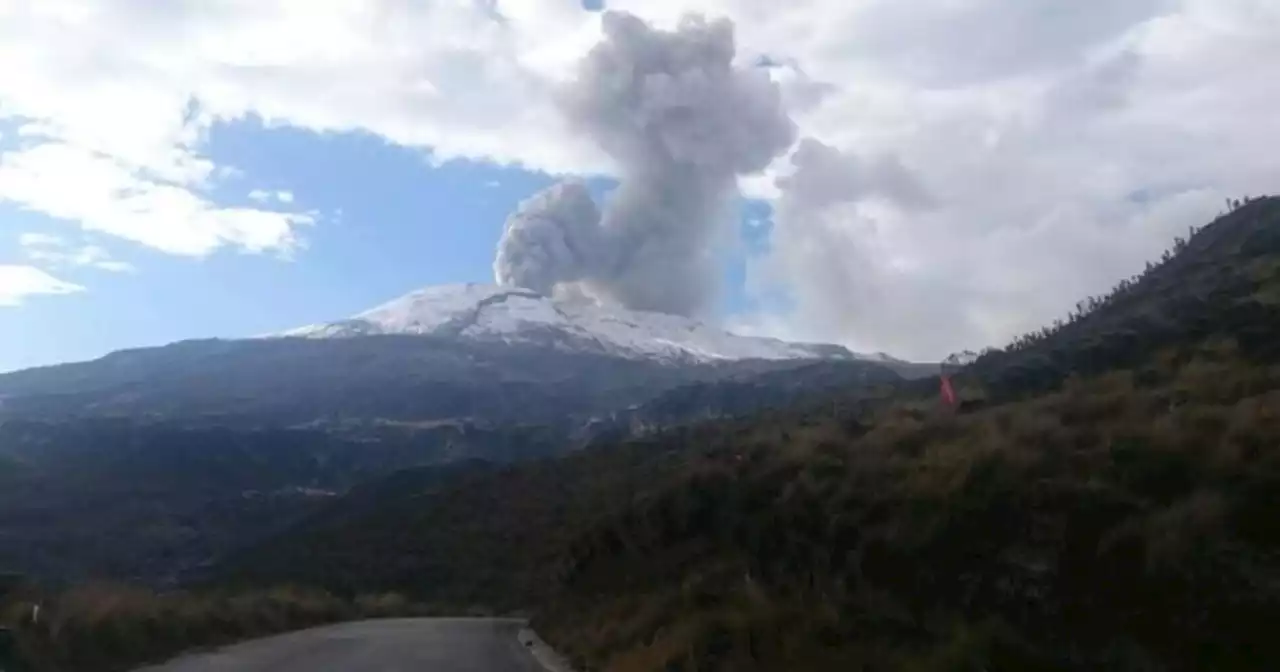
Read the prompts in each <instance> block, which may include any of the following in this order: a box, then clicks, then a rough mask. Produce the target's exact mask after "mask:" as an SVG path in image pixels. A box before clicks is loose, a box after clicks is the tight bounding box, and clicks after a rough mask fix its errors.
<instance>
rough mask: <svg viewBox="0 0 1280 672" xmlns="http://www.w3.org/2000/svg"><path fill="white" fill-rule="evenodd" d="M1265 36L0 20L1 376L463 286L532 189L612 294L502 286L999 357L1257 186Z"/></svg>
mask: <svg viewBox="0 0 1280 672" xmlns="http://www.w3.org/2000/svg"><path fill="white" fill-rule="evenodd" d="M605 5H607V6H605ZM601 10H608V12H603V11H601ZM690 11H692V12H697V13H700V14H702V15H704V16H705V17H706V21H704V22H702V23H694V24H691V23H688V22H687V21H686V22H685V23H683V27H681V26H682V23H681V22H682V18H683V17H684V15H685V14H686V13H687V12H690ZM612 12H619V13H612ZM622 13H630V14H632V15H633V17H630V18H628V17H625V15H624V14H622ZM609 17H613V18H609ZM611 24H612V25H613V26H614V27H613V28H610V27H609V26H610V25H611ZM1278 34H1280V3H1276V2H1275V1H1274V0H1112V1H1110V2H1080V1H1079V0H909V1H904V0H790V1H789V2H785V3H783V2H776V1H774V0H684V1H681V2H674V1H667V0H607V1H606V3H600V2H598V1H597V2H585V3H584V2H582V1H581V0H422V1H411V0H209V1H207V2H160V1H156V2H149V1H147V2H144V1H138V0H0V63H2V64H3V67H0V370H8V369H13V368H19V367H23V366H30V365H36V364H44V363H53V362H58V361H66V360H70V359H83V358H88V357H93V356H97V355H100V354H103V353H104V352H106V351H108V350H112V349H118V348H123V347H130V346H140V345H153V344H159V343H164V342H168V341H172V340H177V339H182V338H194V337H208V336H225V337H234V336H249V335H254V334H259V333H266V332H272V331H278V330H282V329H286V328H289V327H293V326H297V325H299V324H306V323H311V322H316V321H322V320H327V319H335V318H338V317H342V316H345V315H348V314H351V313H354V312H358V311H359V310H361V309H364V308H366V307H369V306H371V305H373V304H376V303H378V302H381V301H383V300H386V299H389V298H392V297H394V296H396V295H398V294H400V293H403V292H405V291H408V290H411V289H413V288H416V287H419V286H422V285H428V284H435V283H445V282H464V281H481V282H488V281H492V280H493V277H494V270H495V269H494V256H495V249H497V246H498V245H499V241H500V240H502V241H503V245H504V248H503V249H504V250H505V251H507V252H509V253H510V254H508V255H507V256H506V257H503V258H504V259H506V260H507V261H510V260H512V259H518V260H527V259H530V258H533V257H530V256H529V255H530V254H531V252H530V250H533V251H537V250H540V249H544V248H538V247H534V248H530V247H528V244H529V243H530V241H532V242H534V243H537V242H540V241H544V240H545V235H544V234H547V233H548V231H552V229H553V228H554V227H550V225H548V224H546V223H545V222H546V221H550V220H549V219H548V217H546V216H544V214H543V213H542V212H540V211H539V212H533V213H530V212H529V211H528V204H529V203H530V202H531V199H533V202H542V201H539V200H538V199H536V198H534V197H535V194H538V193H539V192H542V190H544V189H546V188H547V187H549V186H551V185H553V184H555V183H557V182H561V181H563V180H566V179H568V180H571V182H570V184H574V182H572V180H585V185H586V186H587V188H588V191H589V192H590V194H591V195H592V197H593V198H594V199H595V200H596V201H597V202H598V203H599V204H601V206H602V207H601V209H600V212H599V213H598V214H597V215H595V216H596V217H598V221H591V222H589V223H590V224H591V225H593V226H596V228H598V229H600V230H601V231H604V232H605V234H607V235H605V234H599V235H597V234H595V233H589V237H590V236H596V237H593V238H591V240H593V241H596V242H597V243H598V244H599V246H600V249H601V250H602V254H606V253H607V255H612V256H610V259H611V263H612V264H613V265H612V266H610V268H611V269H612V270H610V271H609V273H607V274H606V273H605V272H604V271H602V270H600V269H601V268H602V267H601V265H600V264H599V263H597V262H592V263H591V264H588V265H586V266H584V265H583V264H582V263H578V262H579V261H581V260H576V261H575V262H574V264H570V265H568V266H566V265H565V264H563V263H560V264H559V265H556V266H553V267H550V268H549V269H548V267H537V268H533V269H532V270H531V269H530V268H529V267H527V266H510V267H509V266H504V265H500V267H499V272H500V273H499V274H500V275H502V274H503V273H506V274H507V275H505V276H504V277H508V278H520V279H525V278H536V279H538V280H539V281H540V282H541V281H548V282H551V281H554V282H561V281H573V282H578V281H581V282H583V283H586V285H587V290H588V293H590V292H591V291H594V292H595V296H596V298H598V299H600V300H607V301H617V302H621V303H625V304H628V305H634V306H641V307H658V308H663V309H670V310H678V311H680V312H687V313H691V314H699V315H702V316H705V317H706V318H707V319H711V320H719V321H721V322H722V323H724V324H726V325H730V326H732V327H733V328H735V329H738V330H740V331H750V332H756V333H768V334H773V335H778V336H782V337H786V338H795V339H807V340H824V341H836V342H840V343H844V344H847V345H849V346H851V347H853V348H856V349H860V350H866V351H875V350H883V351H888V352H891V353H893V354H896V355H899V356H903V357H912V358H926V357H939V356H942V355H945V354H946V353H947V352H950V351H954V350H957V349H961V348H969V347H980V346H983V345H987V344H993V343H994V344H998V343H1000V342H1002V341H1004V340H1006V339H1008V338H1009V337H1010V336H1012V335H1013V334H1014V333H1016V332H1019V331H1023V330H1025V329H1028V328H1031V327H1034V326H1037V325H1039V324H1041V323H1043V322H1045V321H1048V320H1051V319H1052V318H1053V317H1055V316H1058V315H1060V314H1062V313H1064V312H1065V311H1066V310H1067V309H1068V308H1069V307H1070V306H1072V305H1073V304H1074V303H1075V301H1076V300H1077V299H1079V298H1081V297H1083V296H1084V295H1088V294H1091V293H1098V292H1101V291H1104V290H1105V289H1106V288H1108V287H1109V286H1110V285H1112V284H1113V283H1114V282H1115V280H1117V279H1118V278H1120V277H1123V276H1126V275H1129V274H1131V273H1132V272H1134V271H1136V270H1138V269H1140V268H1141V267H1142V264H1143V261H1144V260H1145V259H1147V258H1151V257H1154V256H1158V255H1159V252H1160V251H1161V250H1162V249H1163V248H1164V247H1166V246H1167V244H1168V243H1169V241H1170V239H1171V238H1172V237H1173V236H1174V235H1177V234H1180V233H1182V232H1184V231H1185V230H1186V229H1187V227H1188V226H1189V225H1192V224H1202V223H1205V222H1206V221H1208V220H1209V219H1210V218H1212V217H1213V216H1214V215H1215V214H1217V213H1218V212H1219V211H1220V210H1221V209H1222V207H1223V205H1222V204H1223V201H1224V199H1225V198H1226V197H1228V196H1239V195H1243V194H1261V193H1270V192H1274V191H1277V190H1278V188H1277V187H1278V185H1280V152H1277V151H1276V150H1275V148H1276V147H1280V114H1277V113H1276V109H1277V106H1280V40H1277V39H1276V38H1275V36H1276V35H1278ZM601 44H603V45H604V46H597V45H601ZM593 48H594V49H595V51H594V52H593ZM592 53H594V54H596V55H595V56H591V54H592ZM627 59H633V60H631V61H629V60H627ZM632 63H634V64H635V66H634V67H632V65H630V64H632ZM623 66H625V67H623ZM624 72H625V73H630V74H626V75H624V74H621V73H624ZM628 86H630V87H633V89H634V92H635V93H634V95H633V93H627V91H628V90H629V89H627V87H628ZM707 92H714V94H711V93H707ZM704 94H705V95H704ZM725 101H728V102H729V103H732V104H726V103H725ZM671 120H675V121H671ZM689 148H695V149H689ZM695 150H696V151H695ZM673 171H675V172H676V173H678V174H680V175H684V176H686V177H689V178H690V179H688V180H672V179H671V177H670V175H671V174H673ZM690 185H693V186H690ZM553 191H555V192H565V191H568V192H576V193H580V190H577V189H576V188H574V189H568V190H565V189H563V188H559V187H558V188H556V189H553ZM615 197H616V198H615ZM664 199H665V200H664ZM542 200H543V201H545V200H546V199H542ZM521 203H525V204H526V206H525V207H524V208H523V209H521V210H520V212H519V213H518V216H517V217H515V218H514V219H513V221H515V222H518V223H519V226H516V227H514V228H515V229H516V230H517V233H516V234H511V235H507V236H504V226H505V224H504V223H505V222H506V221H507V218H508V216H509V215H511V213H512V212H513V211H517V209H519V208H521V207H522V206H521V205H520V204H521ZM655 203H656V204H659V205H662V206H663V207H662V208H661V209H659V210H656V211H654V210H651V209H649V208H648V207H647V206H648V205H651V204H655ZM642 206H644V207H642ZM591 210H592V209H591V208H583V209H580V210H579V211H581V212H587V211H591ZM651 212H656V213H657V214H649V213H651ZM690 219H697V220H698V221H697V222H696V223H690V222H689V221H688V220H690ZM707 222H711V223H707ZM597 225H598V226H597ZM574 226H578V225H577V224H575V225H574ZM646 227H648V228H646ZM509 228H510V227H509ZM573 230H577V231H588V232H590V231H595V230H596V229H592V228H590V227H586V228H581V227H580V228H578V229H573ZM566 231H567V229H566ZM552 232H554V233H557V234H562V233H563V232H561V231H558V230H555V231H552ZM574 235H578V234H574ZM644 236H651V237H652V239H653V241H654V242H652V243H646V246H645V247H644V249H646V250H652V251H653V253H652V254H649V255H648V257H646V258H641V259H639V260H637V261H635V262H634V264H632V262H627V263H628V264H631V265H629V266H626V268H622V270H621V271H619V270H618V269H619V268H621V267H620V266H618V263H619V262H617V259H616V258H615V257H616V256H617V255H618V254H620V253H621V252H620V250H626V249H628V244H627V243H626V242H623V241H632V240H641V239H643V237H644ZM672 241H676V242H672ZM516 244H519V245H517V247H515V248H512V247H511V245H516ZM520 245H524V246H523V247H521V246H520ZM517 253H519V254H517ZM637 256H638V257H644V255H637ZM561 261H563V260H561ZM504 263H505V262H504ZM663 264H667V266H663ZM668 267H670V268H677V269H678V270H679V273H680V276H679V277H681V278H685V277H689V278H698V282H697V283H691V282H681V283H678V284H680V285H681V286H687V285H690V284H697V286H698V291H697V292H695V293H692V294H687V295H681V296H679V297H672V296H670V295H669V294H668V293H666V292H667V290H666V289H663V288H661V287H659V289H653V288H654V287H655V286H656V285H655V284H654V283H655V282H658V280H660V279H661V278H662V277H663V274H662V273H661V272H659V271H660V270H661V269H662V268H668ZM584 269H586V270H584ZM655 269H657V270H655ZM606 276H607V277H606ZM712 276H714V277H712ZM548 279H549V280H548ZM592 288H594V289H592ZM660 290H661V291H660Z"/></svg>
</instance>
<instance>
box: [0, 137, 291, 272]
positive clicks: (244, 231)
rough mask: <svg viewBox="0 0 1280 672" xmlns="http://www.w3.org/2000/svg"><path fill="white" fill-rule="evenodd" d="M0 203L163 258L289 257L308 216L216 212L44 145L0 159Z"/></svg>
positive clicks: (169, 189) (70, 149)
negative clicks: (236, 252) (276, 253)
mask: <svg viewBox="0 0 1280 672" xmlns="http://www.w3.org/2000/svg"><path fill="white" fill-rule="evenodd" d="M0 200H8V201H12V202H14V203H17V204H19V205H21V206H23V207H25V208H28V209H31V210H35V211H38V212H42V213H45V214H47V215H49V216H51V217H55V218H58V219H64V220H69V221H75V222H79V223H80V225H81V226H82V227H83V228H84V229H86V230H88V231H98V232H102V233H106V234H110V235H113V236H118V237H120V238H124V239H126V240H132V241H134V242H138V243H141V244H143V245H147V246H149V247H153V248H156V249H158V250H161V251H163V252H168V253H171V254H181V255H190V256H199V255H204V254H208V253H210V252H212V251H213V250H215V249H217V248H218V247H220V246H223V245H233V246H236V247H240V248H243V249H245V250H248V251H250V252H263V251H268V250H280V251H284V252H287V251H289V250H290V249H292V248H293V247H294V246H295V245H296V243H297V240H296V237H295V233H296V232H295V229H296V227H298V226H301V225H305V224H310V223H313V221H314V219H313V217H312V216H310V215H306V214H294V213H281V212H273V211H268V210H257V209H253V208H222V207H218V206H217V205H215V204H213V203H212V202H210V201H208V200H206V199H204V198H202V197H201V196H200V195H198V194H197V193H195V192H193V191H191V190H189V189H186V188H183V187H181V186H178V185H175V184H170V183H164V182H157V181H151V180H147V179H145V178H143V177H139V176H138V175H137V173H136V172H134V171H132V170H130V169H129V168H128V167H127V166H125V165H122V164H121V163H120V162H119V161H118V160H116V159H115V158H112V157H110V156H106V155H103V154H99V153H95V152H93V151H90V150H87V149H84V148H82V147H77V146H74V145H70V144H65V143H55V142H46V143H43V144H39V145H36V146H35V147H32V148H30V149H22V150H15V151H13V152H10V153H8V154H5V155H3V157H0Z"/></svg>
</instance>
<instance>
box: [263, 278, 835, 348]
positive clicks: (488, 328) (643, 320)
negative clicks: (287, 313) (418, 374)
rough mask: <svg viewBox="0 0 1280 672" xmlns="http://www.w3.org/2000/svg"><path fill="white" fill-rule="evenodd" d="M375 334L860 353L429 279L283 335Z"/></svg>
mask: <svg viewBox="0 0 1280 672" xmlns="http://www.w3.org/2000/svg"><path fill="white" fill-rule="evenodd" d="M377 334H420V335H431V336H443V337H449V338H456V339H460V340H469V341H484V342H505V343H522V344H531V345H543V346H549V347H554V348H556V349H559V350H565V351H576V352H591V353H598V354H608V355H614V356H620V357H626V358H630V359H656V360H668V361H699V362H709V361H717V360H738V359H774V360H777V359H805V358H826V359H855V358H860V357H857V356H856V355H854V354H853V353H851V352H849V351H848V350H846V349H845V348H843V347H840V346H838V345H821V344H802V343H788V342H785V341H780V340H777V339H773V338H758V337H750V336H739V335H736V334H731V333H729V332H727V331H724V330H722V329H719V328H716V327H713V326H710V325H708V324H706V323H703V322H700V321H698V320H694V319H690V318H687V317H680V316H676V315H667V314H664V313H649V312H640V311H631V310H625V309H622V308H612V307H601V306H598V305H595V304H591V303H585V302H571V301H560V300H556V299H551V298H548V297H545V296H542V295H540V294H538V293H536V292H533V291H530V290H525V289H517V288H511V287H500V286H497V285H484V284H466V285H440V286H435V287H427V288H424V289H420V290H417V291H415V292H411V293H409V294H407V295H405V296H403V297H400V298H398V299H395V300H393V301H390V302H388V303H385V304H383V305H381V306H378V307H376V308H373V309H372V310H368V311H365V312H363V313H360V314H359V315H356V316H354V317H352V318H350V319H346V320H340V321H338V322H330V323H327V324H318V325H312V326H307V327H302V328H299V329H294V330H291V331H288V332H285V333H283V334H279V335H280V336H286V337H290V336H291V337H304V338H347V337H356V336H368V335H377Z"/></svg>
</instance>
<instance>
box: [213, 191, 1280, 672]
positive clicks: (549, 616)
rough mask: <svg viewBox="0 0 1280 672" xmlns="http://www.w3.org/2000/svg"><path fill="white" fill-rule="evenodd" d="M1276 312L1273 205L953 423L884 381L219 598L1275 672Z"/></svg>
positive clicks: (361, 524) (579, 475) (520, 472)
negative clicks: (365, 598) (490, 610)
mask: <svg viewBox="0 0 1280 672" xmlns="http://www.w3.org/2000/svg"><path fill="white" fill-rule="evenodd" d="M1277 311H1280V200H1277V199H1259V200H1254V201H1249V202H1246V203H1240V204H1239V206H1238V207H1234V208H1233V211H1232V212H1231V213H1229V214H1227V215H1225V216H1223V217H1222V218H1220V219H1219V220H1217V221H1215V222H1214V223H1212V224H1210V225H1208V226H1206V227H1204V228H1203V229H1200V230H1198V231H1196V232H1194V234H1193V235H1192V236H1191V237H1190V238H1189V239H1187V240H1185V241H1182V242H1179V243H1177V244H1176V245H1175V248H1174V250H1172V251H1170V253H1169V254H1167V255H1166V257H1165V259H1164V260H1163V261H1162V262H1161V263H1160V264H1158V265H1153V266H1152V267H1151V268H1149V269H1148V270H1147V271H1145V272H1144V273H1143V274H1141V275H1140V276H1139V277H1137V278H1134V279H1130V280H1127V281H1125V282H1124V283H1122V284H1121V285H1120V286H1119V287H1117V289H1116V290H1115V291H1114V292H1112V293H1110V294H1108V295H1107V296H1105V297H1101V298H1098V299H1093V300H1090V301H1087V302H1085V303H1084V304H1083V305H1082V308H1081V310H1080V311H1079V314H1077V315H1074V316H1072V317H1071V318H1068V319H1067V320H1064V321H1063V322H1061V323H1060V324H1057V325H1055V326H1054V327H1051V328H1049V329H1048V330H1045V331H1043V332H1039V333H1037V334H1033V335H1030V336H1028V337H1025V338H1022V339H1019V340H1018V341H1017V342H1016V343H1015V344H1013V345H1012V346H1010V347H1009V348H1006V349H1003V350H997V351H990V352H987V353H985V354H984V355H983V356H982V357H981V358H980V359H979V360H978V361H977V362H976V363H975V364H974V365H973V366H971V367H969V368H968V369H966V370H965V371H963V372H962V373H961V374H959V375H958V376H957V377H956V385H957V388H958V392H959V394H960V396H961V397H962V399H963V400H964V403H963V404H962V406H961V408H960V410H959V411H958V412H955V411H951V410H948V409H944V408H942V407H941V405H940V404H939V403H938V402H937V401H936V399H935V396H936V382H933V381H920V382H918V383H912V382H890V383H885V384H882V385H872V386H866V385H864V386H861V387H858V388H856V389H850V390H848V391H846V392H844V393H842V394H838V395H832V396H831V397H830V398H828V399H826V400H823V401H822V402H821V403H809V404H802V405H800V406H797V407H794V408H791V409H788V410H776V411H763V412H759V413H756V414H754V415H752V416H749V417H744V418H742V419H739V420H720V421H715V422H710V423H706V424H702V425H699V426H693V427H680V428H675V429H669V430H666V431H663V432H660V433H657V434H654V435H650V436H646V437H643V438H639V439H631V440H628V441H624V442H622V443H620V444H618V445H613V446H600V447H594V448H592V449H589V450H586V451H583V452H581V453H578V454H575V455H571V456H569V457H567V458H563V459H559V460H554V461H550V460H549V461H545V462H538V463H534V464H528V465H522V466H513V467H502V468H498V467H492V466H486V465H473V466H472V467H470V468H468V469H467V470H466V471H465V473H461V474H453V475H452V477H450V478H441V477H440V475H439V474H438V473H437V472H434V471H432V470H429V469H426V470H418V471H414V472H408V473H402V474H398V475H397V476H396V477H395V478H394V479H392V480H389V481H383V482H381V483H374V484H370V485H368V486H366V487H364V488H361V489H360V490H358V491H357V492H355V493H353V495H352V496H351V497H350V498H347V499H345V500H339V501H337V502H333V503H332V504H330V505H328V506H327V507H326V509H325V510H324V511H323V512H322V513H321V514H318V515H316V516H314V517H312V518H309V519H308V520H307V521H305V522H303V523H301V524H300V525H299V526H298V527H296V528H294V529H293V530H291V531H290V532H289V533H287V534H285V535H282V536H280V537H277V538H275V539H273V540H271V541H270V542H267V543H266V544H264V545H261V546H259V547H257V548H256V549H254V550H251V551H248V552H245V553H244V554H242V555H239V556H236V557H235V558H234V559H233V560H232V561H230V562H229V563H227V564H226V565H225V567H224V573H223V575H222V578H223V580H224V581H226V582H227V583H228V584H230V585H254V584H266V583H272V582H275V581H279V580H281V579H282V578H293V577H296V576H299V574H298V573H299V572H302V579H301V580H305V581H307V582H308V583H314V584H316V585H322V586H326V587H329V588H332V589H333V590H335V591H337V592H339V593H340V594H347V593H356V592H360V591H365V590H379V589H385V588H389V587H397V588H399V587H403V588H404V589H405V590H406V591H407V592H408V593H409V594H411V595H413V596H414V597H415V599H422V600H427V601H435V600H442V601H444V602H446V603H449V604H453V605H458V606H461V605H474V604H490V605H495V606H498V607H500V608H506V607H520V606H536V607H537V610H536V619H535V620H536V625H537V626H538V627H539V629H540V632H542V634H544V636H546V637H547V638H548V639H549V640H551V641H552V642H553V643H554V644H556V645H558V646H559V647H560V648H561V649H563V650H564V651H565V652H567V653H570V654H571V655H572V656H573V657H574V658H575V659H576V660H577V661H578V662H579V664H580V665H581V666H582V667H583V668H584V669H596V670H616V671H619V672H625V671H628V670H665V671H677V670H685V671H693V670H700V671H701V670H747V671H749V670H780V669H788V670H790V669H796V670H850V669H852V670H881V669H904V670H974V671H977V670H1096V669H1116V670H1133V671H1139V670H1143V671H1145V670H1193V669H1197V670H1198V669H1214V670H1219V669H1221V670H1235V669H1244V670H1265V669H1275V667H1276V665H1277V661H1280V638H1276V637H1275V636H1274V635H1273V634H1272V630H1273V629H1274V624H1275V623H1277V622H1280V527H1278V526H1277V521H1278V520H1280V515H1278V512H1280V450H1278V448H1280V446H1278V445H1277V444H1278V443H1280V347H1278V346H1280V312H1277ZM304 559H305V560H306V562H305V563H304V562H303V560H304ZM303 565H305V566H303ZM300 567H301V568H300Z"/></svg>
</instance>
